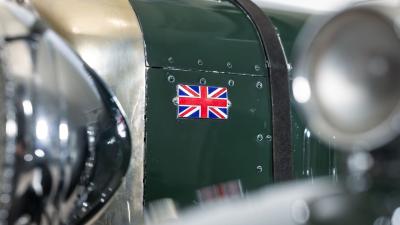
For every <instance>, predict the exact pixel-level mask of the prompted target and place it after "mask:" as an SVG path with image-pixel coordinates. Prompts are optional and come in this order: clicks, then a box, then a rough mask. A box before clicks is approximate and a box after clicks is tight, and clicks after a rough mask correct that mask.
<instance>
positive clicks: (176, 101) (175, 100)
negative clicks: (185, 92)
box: [172, 97, 178, 105]
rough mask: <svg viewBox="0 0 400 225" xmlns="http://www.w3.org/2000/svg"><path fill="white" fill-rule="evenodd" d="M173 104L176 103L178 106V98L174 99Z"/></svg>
mask: <svg viewBox="0 0 400 225" xmlns="http://www.w3.org/2000/svg"><path fill="white" fill-rule="evenodd" d="M172 103H174V105H178V98H177V97H175V98H173V99H172Z"/></svg>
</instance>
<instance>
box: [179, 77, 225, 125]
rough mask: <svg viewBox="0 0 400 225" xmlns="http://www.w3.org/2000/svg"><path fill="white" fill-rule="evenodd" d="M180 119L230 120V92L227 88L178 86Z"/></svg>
mask: <svg viewBox="0 0 400 225" xmlns="http://www.w3.org/2000/svg"><path fill="white" fill-rule="evenodd" d="M176 90H177V94H178V118H190V119H221V120H226V119H228V105H229V104H228V102H229V100H228V90H227V88H225V87H212V86H199V85H184V84H178V85H177V88H176Z"/></svg>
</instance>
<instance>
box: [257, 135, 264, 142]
mask: <svg viewBox="0 0 400 225" xmlns="http://www.w3.org/2000/svg"><path fill="white" fill-rule="evenodd" d="M263 139H264V137H263V135H262V134H258V135H257V141H258V142H261V141H262V140H263Z"/></svg>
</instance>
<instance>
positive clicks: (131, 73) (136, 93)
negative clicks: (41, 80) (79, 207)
mask: <svg viewBox="0 0 400 225" xmlns="http://www.w3.org/2000/svg"><path fill="white" fill-rule="evenodd" d="M32 4H33V7H34V8H35V9H36V10H37V12H38V13H39V15H40V16H41V17H42V18H44V19H45V20H46V22H47V23H48V24H50V26H51V27H52V28H53V29H55V30H56V31H57V32H58V33H59V34H60V35H62V36H63V37H64V38H65V39H66V40H67V42H69V43H70V44H71V45H72V46H73V48H74V49H75V50H76V51H77V52H78V53H79V55H80V56H81V57H82V59H83V60H84V61H85V62H86V63H88V65H89V66H90V67H92V68H93V69H94V70H95V71H96V72H97V73H98V74H99V75H100V76H101V77H102V78H103V79H104V81H105V82H106V83H107V84H108V85H109V87H111V89H112V91H113V92H114V93H115V95H116V96H117V98H118V100H119V101H120V103H121V104H122V107H123V109H124V110H125V112H126V115H127V117H128V120H129V125H130V130H131V135H132V147H133V149H132V153H133V154H132V158H131V167H130V169H129V172H128V175H127V178H126V180H125V182H124V183H123V185H122V186H121V188H120V190H119V192H118V193H117V194H116V196H115V198H114V201H113V202H112V203H111V205H110V207H109V209H108V210H107V211H106V213H105V214H104V216H103V217H102V218H101V219H100V220H99V221H97V222H96V224H133V223H136V222H137V221H136V220H141V218H142V210H143V209H142V208H143V206H142V201H143V200H142V199H143V153H144V113H145V58H144V41H143V38H142V33H141V30H140V26H139V22H138V20H137V18H136V15H135V13H134V11H133V9H132V7H131V5H130V4H129V2H128V0H113V1H109V0H87V1H81V0H69V1H65V0H32Z"/></svg>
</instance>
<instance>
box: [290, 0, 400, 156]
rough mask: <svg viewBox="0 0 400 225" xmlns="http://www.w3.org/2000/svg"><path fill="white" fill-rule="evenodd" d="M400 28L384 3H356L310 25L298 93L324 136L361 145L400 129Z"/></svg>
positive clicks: (354, 147)
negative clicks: (356, 4)
mask: <svg viewBox="0 0 400 225" xmlns="http://www.w3.org/2000/svg"><path fill="white" fill-rule="evenodd" d="M397 28H398V27H397V26H396V24H395V22H394V19H393V17H391V16H390V15H389V14H388V13H386V11H385V10H384V9H381V8H376V7H375V8H368V7H357V8H351V9H347V10H345V11H342V12H340V13H338V14H336V15H334V16H333V17H330V18H325V22H324V23H323V24H322V26H321V25H319V26H318V29H315V26H313V28H309V29H305V31H304V33H303V38H302V39H301V40H300V41H299V42H298V43H301V45H302V46H301V47H300V48H299V52H301V54H298V65H297V71H296V72H295V78H294V80H293V86H292V87H293V96H294V98H295V100H296V101H297V102H298V103H299V105H300V106H301V109H302V111H303V112H304V115H305V117H306V119H307V122H308V124H309V126H310V128H311V129H312V130H313V131H314V132H315V133H316V135H318V136H319V137H320V138H322V139H324V140H326V141H331V140H332V139H335V144H336V145H337V146H338V147H339V148H341V149H345V150H351V151H362V150H372V149H375V148H377V147H379V146H381V145H383V144H385V143H387V142H389V141H391V140H393V138H395V137H397V136H398V135H399V133H400V104H399V103H400V88H399V85H400V74H399V72H400V40H399V38H398V33H397ZM310 34H311V37H312V38H311V39H310ZM306 36H307V39H306V38H305V37H306ZM298 46H299V44H298Z"/></svg>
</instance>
